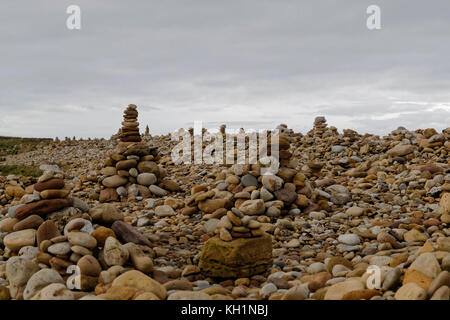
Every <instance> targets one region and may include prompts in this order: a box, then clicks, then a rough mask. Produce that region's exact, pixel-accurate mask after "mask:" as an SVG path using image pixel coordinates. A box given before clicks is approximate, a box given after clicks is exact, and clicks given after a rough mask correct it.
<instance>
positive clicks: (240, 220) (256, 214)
mask: <svg viewBox="0 0 450 320" xmlns="http://www.w3.org/2000/svg"><path fill="white" fill-rule="evenodd" d="M289 149H290V143H289V139H288V137H286V136H284V135H281V136H280V151H284V152H280V155H283V158H284V159H281V167H280V168H279V170H278V172H277V174H276V175H262V174H261V166H260V164H254V165H237V164H235V165H233V166H232V167H231V168H229V169H228V170H227V171H226V172H222V173H221V174H218V175H217V179H218V181H217V183H216V186H215V188H212V189H210V190H208V189H207V187H206V186H198V187H197V188H193V190H192V193H193V195H192V196H191V197H190V198H189V199H188V200H187V206H193V205H197V206H198V209H199V210H200V212H203V213H204V216H203V217H204V219H205V220H207V222H206V223H205V229H206V231H207V232H208V233H212V234H215V235H216V236H215V237H212V238H211V239H209V240H208V241H207V242H206V243H205V245H204V247H203V249H202V254H201V258H200V261H199V267H200V268H201V269H202V270H203V271H204V272H205V273H206V274H207V275H209V276H213V277H226V276H229V277H238V276H248V275H254V274H257V273H261V272H264V271H265V268H268V267H269V266H270V264H269V263H270V261H272V254H271V236H270V235H268V234H267V233H266V232H273V227H274V225H273V224H272V223H270V222H271V220H272V219H277V218H278V217H279V216H280V215H281V214H282V213H291V214H295V215H298V214H299V213H300V212H301V211H300V209H305V208H307V207H308V206H309V199H308V197H309V196H311V194H312V186H311V185H310V184H309V182H308V181H307V179H306V176H305V175H303V174H302V173H300V172H298V171H297V170H295V162H294V161H290V158H291V153H290V152H289ZM280 158H281V156H280ZM211 230H212V232H211ZM250 252H252V253H251V254H250Z"/></svg>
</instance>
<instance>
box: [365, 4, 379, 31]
mask: <svg viewBox="0 0 450 320" xmlns="http://www.w3.org/2000/svg"><path fill="white" fill-rule="evenodd" d="M366 13H367V14H369V17H368V18H367V21H366V26H367V29H369V30H380V29H381V9H380V7H379V6H377V5H375V4H373V5H370V6H368V7H367V10H366Z"/></svg>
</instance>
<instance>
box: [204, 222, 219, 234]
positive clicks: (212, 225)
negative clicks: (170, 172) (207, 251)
mask: <svg viewBox="0 0 450 320" xmlns="http://www.w3.org/2000/svg"><path fill="white" fill-rule="evenodd" d="M219 221H220V220H219V219H209V220H208V221H206V222H205V224H204V225H203V228H204V229H205V231H206V233H213V232H214V230H216V227H217V223H219Z"/></svg>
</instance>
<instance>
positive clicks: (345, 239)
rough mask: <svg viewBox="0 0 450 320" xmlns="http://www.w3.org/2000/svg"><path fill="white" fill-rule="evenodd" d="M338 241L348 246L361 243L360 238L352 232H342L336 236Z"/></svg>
mask: <svg viewBox="0 0 450 320" xmlns="http://www.w3.org/2000/svg"><path fill="white" fill-rule="evenodd" d="M338 241H339V242H341V243H343V244H346V245H349V246H354V245H358V244H360V243H361V239H359V237H358V235H356V234H354V233H349V234H342V235H340V236H339V237H338Z"/></svg>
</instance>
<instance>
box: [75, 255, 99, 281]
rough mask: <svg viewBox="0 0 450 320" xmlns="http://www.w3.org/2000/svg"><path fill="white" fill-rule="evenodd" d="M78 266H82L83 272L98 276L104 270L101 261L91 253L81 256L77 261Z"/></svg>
mask: <svg viewBox="0 0 450 320" xmlns="http://www.w3.org/2000/svg"><path fill="white" fill-rule="evenodd" d="M77 266H78V267H79V268H80V270H81V274H83V275H87V276H91V277H98V276H99V274H100V272H102V267H101V266H100V263H99V262H98V260H97V259H96V258H95V257H93V256H91V255H85V256H84V257H82V258H80V260H78V262H77Z"/></svg>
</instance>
